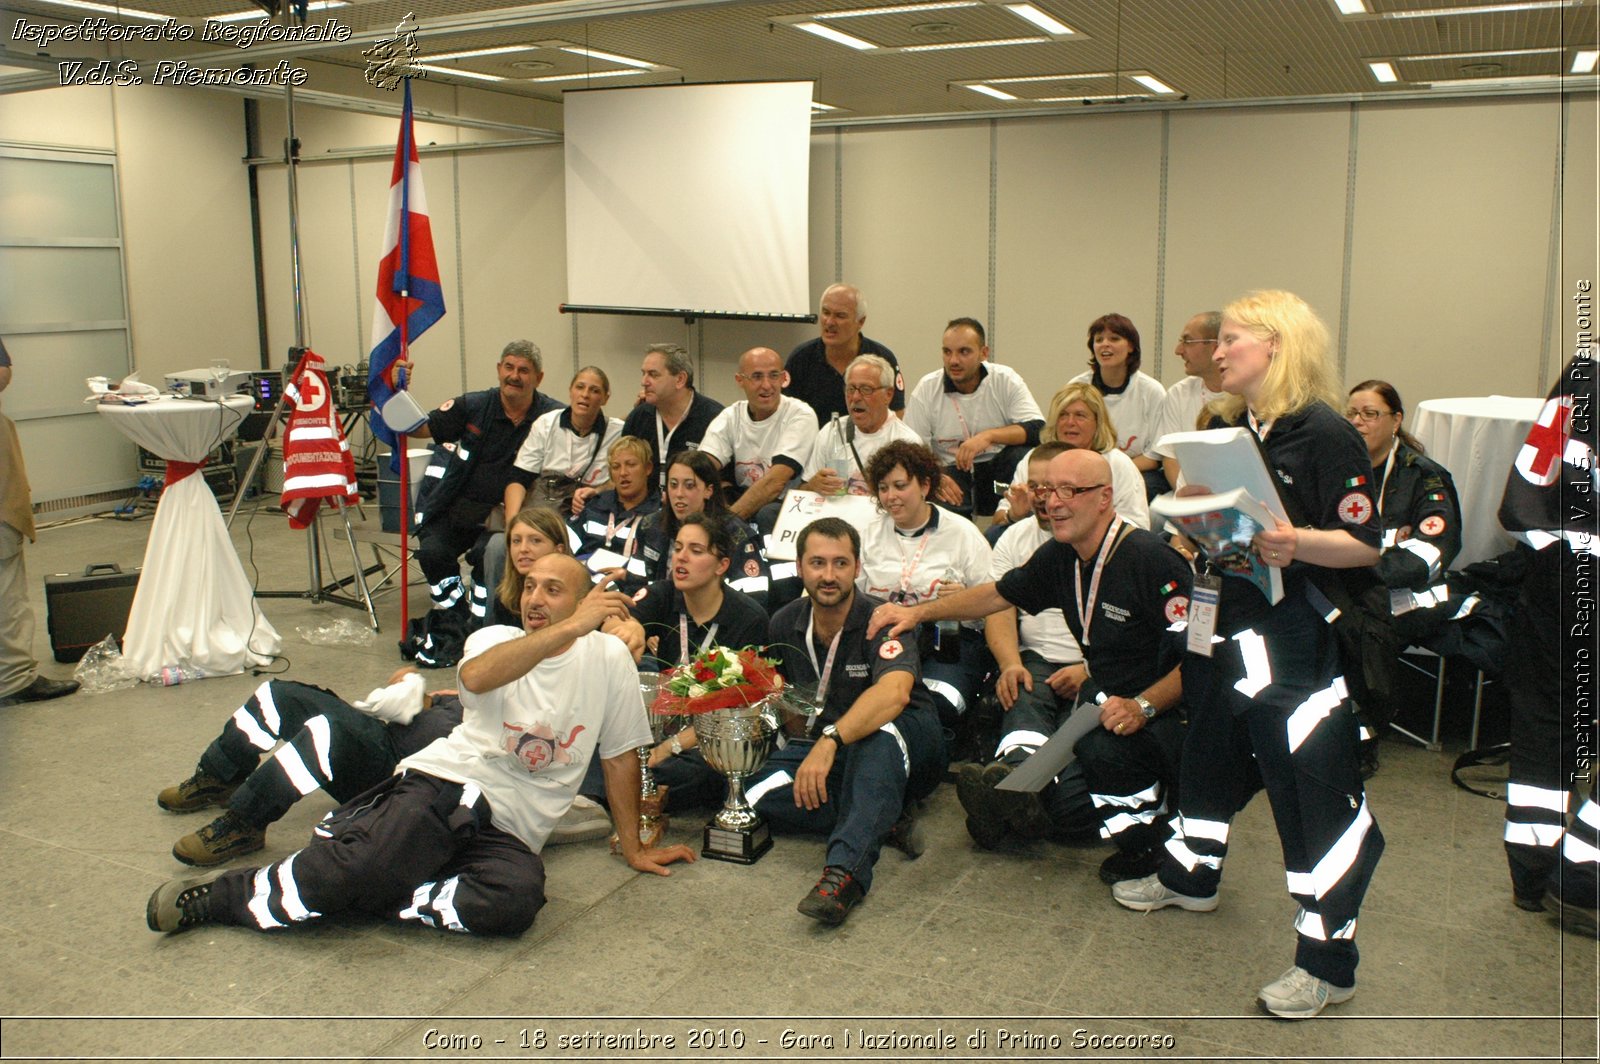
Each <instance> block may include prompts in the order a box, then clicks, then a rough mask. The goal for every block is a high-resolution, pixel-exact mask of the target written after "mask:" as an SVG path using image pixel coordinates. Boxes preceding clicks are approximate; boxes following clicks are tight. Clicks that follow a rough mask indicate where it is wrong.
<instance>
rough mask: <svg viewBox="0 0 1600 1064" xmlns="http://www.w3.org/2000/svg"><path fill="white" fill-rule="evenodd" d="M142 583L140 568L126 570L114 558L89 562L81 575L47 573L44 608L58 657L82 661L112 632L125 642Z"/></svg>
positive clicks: (120, 641)
mask: <svg viewBox="0 0 1600 1064" xmlns="http://www.w3.org/2000/svg"><path fill="white" fill-rule="evenodd" d="M138 586H139V570H137V569H135V570H134V571H133V572H131V573H125V572H123V571H122V566H120V565H115V564H113V563H111V562H97V563H95V564H93V565H88V566H85V567H84V570H83V573H82V574H81V575H78V574H73V573H54V574H52V575H50V576H47V577H45V578H44V608H45V614H46V616H47V618H48V624H49V628H50V648H51V649H52V650H54V651H55V655H56V660H57V661H61V662H72V661H78V660H79V659H81V658H82V657H83V655H84V654H85V653H87V652H88V650H89V648H90V647H92V646H94V645H95V644H96V643H98V642H100V640H102V639H104V638H105V637H106V636H108V635H114V636H116V637H117V643H118V645H121V643H122V636H123V634H124V633H125V632H126V631H127V630H128V611H129V610H130V609H131V608H132V607H133V593H134V591H135V589H137V588H138Z"/></svg>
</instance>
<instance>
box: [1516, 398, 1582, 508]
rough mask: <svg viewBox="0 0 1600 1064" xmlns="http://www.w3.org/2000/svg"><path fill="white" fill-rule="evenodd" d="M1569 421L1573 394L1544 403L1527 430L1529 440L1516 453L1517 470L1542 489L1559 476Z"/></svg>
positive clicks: (1565, 447)
mask: <svg viewBox="0 0 1600 1064" xmlns="http://www.w3.org/2000/svg"><path fill="white" fill-rule="evenodd" d="M1571 420H1572V396H1570V395H1558V396H1555V397H1554V398H1552V399H1550V400H1548V401H1547V402H1546V403H1545V404H1544V409H1543V410H1540V411H1539V419H1538V420H1537V421H1535V422H1534V423H1533V428H1531V429H1529V430H1528V441H1527V442H1526V443H1524V444H1523V445H1522V450H1521V451H1519V452H1517V463H1516V464H1517V472H1518V473H1521V474H1522V479H1523V480H1526V481H1527V482H1528V483H1530V484H1536V485H1538V486H1539V487H1541V488H1545V487H1549V486H1550V485H1551V484H1554V483H1555V482H1556V478H1557V477H1559V476H1560V475H1561V456H1562V454H1563V453H1564V452H1565V451H1566V449H1567V426H1568V423H1569V422H1570V421H1571Z"/></svg>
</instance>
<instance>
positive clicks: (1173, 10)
mask: <svg viewBox="0 0 1600 1064" xmlns="http://www.w3.org/2000/svg"><path fill="white" fill-rule="evenodd" d="M1488 2H1489V0H1366V6H1367V8H1368V9H1369V13H1367V14H1358V15H1353V16H1347V15H1343V14H1341V13H1340V11H1339V9H1338V7H1337V6H1336V4H1335V0H1121V2H1120V3H1119V2H1116V0H1033V5H1034V7H1036V8H1037V9H1039V10H1041V11H1042V12H1044V13H1045V14H1047V15H1049V16H1051V17H1053V18H1054V19H1056V20H1059V22H1060V23H1063V24H1065V26H1067V27H1069V28H1070V29H1071V30H1072V31H1073V32H1072V33H1070V34H1066V35H1054V36H1052V35H1049V34H1046V33H1045V32H1044V31H1042V30H1040V29H1039V28H1038V27H1036V26H1034V25H1033V24H1031V23H1030V22H1028V21H1025V20H1024V19H1023V18H1022V17H1020V16H1018V15H1017V14H1014V13H1013V12H1012V11H1010V10H1008V9H1007V7H1006V4H1005V0H955V2H954V3H946V4H945V5H941V6H933V5H930V4H926V3H924V4H913V3H905V4H897V3H890V2H886V0H788V2H778V3H759V2H747V0H698V2H696V0H666V2H660V3H645V2H639V0H548V2H542V3H512V2H510V0H506V2H499V0H468V2H455V0H355V2H354V3H351V4H349V5H348V6H343V7H338V8H335V9H329V10H326V11H318V12H313V13H312V15H311V21H312V22H313V23H315V22H319V21H322V20H325V19H327V18H329V17H332V18H336V19H338V21H339V22H340V23H342V24H343V25H345V26H348V27H349V28H350V29H351V30H352V31H353V36H352V38H351V40H350V41H349V42H347V43H344V44H326V43H323V44H304V43H300V44H293V45H262V44H258V45H256V46H254V47H252V48H250V49H245V50H238V49H222V50H221V51H220V52H219V48H220V47H221V46H219V45H217V44H215V43H210V44H202V43H200V41H199V40H198V39H196V40H194V41H191V42H189V43H187V44H185V45H183V46H182V49H181V51H182V52H183V53H184V54H191V55H194V56H198V57H203V59H204V61H205V62H207V63H209V64H212V65H215V64H216V63H217V62H220V61H222V60H223V59H227V60H229V61H231V62H235V63H236V62H240V61H246V60H257V61H259V60H262V59H269V58H270V59H271V60H272V61H276V59H277V58H278V57H281V56H290V57H293V56H301V57H304V58H308V59H309V58H315V59H318V60H321V61H327V62H334V63H339V64H344V65H348V66H352V67H362V66H364V65H365V60H364V59H363V57H362V55H361V52H362V49H363V48H366V47H370V46H371V45H372V44H373V43H374V42H375V41H377V40H380V39H383V38H388V37H392V36H393V32H394V27H395V25H396V24H397V23H398V22H399V21H400V19H401V18H402V17H403V16H405V15H406V14H407V13H408V12H413V13H414V14H415V17H416V22H417V24H418V41H419V44H420V51H421V52H422V53H423V58H424V60H426V58H427V56H429V55H437V54H440V53H446V52H456V51H462V50H468V49H479V48H496V47H508V46H514V47H517V48H519V49H521V50H519V51H515V52H507V53H500V54H492V55H484V56H476V57H468V58H461V59H453V60H447V61H443V62H441V63H439V65H440V66H443V67H447V68H450V69H459V70H461V71H463V72H466V73H477V74H488V75H494V76H497V77H500V78H504V79H506V80H503V81H483V80H479V79H467V78H463V79H462V81H461V83H462V84H466V85H471V86H472V87H473V88H477V89H482V90H487V91H491V92H500V93H507V94H511V95H517V96H531V97H535V98H539V99H545V100H551V101H558V100H559V99H560V95H561V92H562V90H564V89H569V88H583V87H586V86H599V85H635V84H637V85H647V84H660V83H664V82H676V81H680V80H681V81H689V82H707V81H738V80H753V79H763V80H764V79H778V80H813V81H815V83H816V89H815V94H814V98H815V99H816V100H817V101H819V102H821V103H823V104H827V105H829V106H830V107H832V108H837V109H838V110H837V111H836V112H830V113H828V114H826V115H824V116H823V118H822V120H824V121H828V120H838V119H844V120H851V119H883V118H905V117H910V116H928V115H961V114H979V113H982V114H994V113H1002V114H1003V113H1006V112H1008V111H1012V110H1027V111H1030V112H1037V111H1038V110H1039V109H1066V108H1081V107H1084V106H1086V104H1085V103H1084V102H1083V99H1082V98H1084V97H1090V98H1100V99H1098V100H1096V101H1095V103H1096V104H1098V105H1102V106H1104V105H1107V104H1109V105H1111V106H1123V105H1125V104H1126V103H1128V102H1132V103H1134V104H1135V105H1137V104H1138V103H1140V102H1155V103H1160V102H1162V101H1163V100H1166V101H1170V100H1173V99H1177V98H1180V97H1181V98H1185V99H1187V100H1188V101H1190V102H1191V103H1197V104H1208V103H1209V104H1215V103H1221V102H1226V101H1248V100H1263V99H1274V100H1279V99H1314V98H1328V97H1345V96H1351V95H1357V94H1382V93H1414V92H1417V91H1426V90H1427V89H1428V86H1429V85H1430V84H1434V85H1438V84H1439V83H1447V84H1446V85H1445V86H1444V88H1445V91H1469V92H1470V91H1517V90H1519V89H1522V90H1525V89H1526V88H1527V87H1528V86H1529V85H1539V84H1541V82H1538V81H1534V82H1524V83H1520V84H1519V83H1517V82H1511V83H1507V82H1505V81H1502V80H1500V79H1506V78H1512V79H1521V78H1529V77H1532V78H1549V79H1551V80H1550V81H1549V82H1548V84H1546V85H1545V87H1546V88H1567V89H1569V90H1570V89H1572V88H1575V87H1576V88H1586V89H1592V88H1593V87H1594V85H1595V83H1596V78H1595V76H1594V75H1589V76H1586V77H1585V76H1576V77H1575V76H1571V75H1570V74H1568V72H1569V71H1570V70H1571V68H1572V66H1573V62H1574V58H1575V56H1576V54H1577V52H1578V51H1579V50H1581V49H1594V48H1596V47H1597V44H1596V40H1597V37H1600V22H1597V17H1596V4H1595V0H1580V2H1575V3H1565V4H1562V5H1561V6H1556V7H1549V6H1546V7H1538V6H1533V5H1529V4H1524V5H1522V6H1523V9H1521V10H1515V11H1509V12H1486V11H1479V12H1478V13H1468V14H1458V13H1454V12H1456V11H1459V10H1461V9H1480V8H1482V7H1484V6H1486V5H1487V3H1488ZM132 6H135V7H138V8H140V9H141V10H144V11H149V12H153V13H156V14H159V15H165V16H170V17H173V18H177V19H179V20H182V22H183V24H185V25H192V26H195V27H197V28H198V27H199V26H200V25H201V21H202V20H203V19H205V18H207V17H211V16H215V15H218V14H222V13H225V12H230V11H238V10H241V9H244V8H248V7H249V6H250V4H249V2H248V0H135V3H134V4H133V5H132ZM0 8H3V9H4V10H5V12H6V27H7V33H6V37H7V42H6V48H7V52H6V55H7V56H8V57H11V58H14V59H17V60H19V61H24V58H25V52H24V49H25V47H26V46H25V45H24V44H21V43H19V42H17V41H15V40H13V39H11V38H12V37H13V36H14V34H12V33H11V26H12V19H13V18H14V17H15V16H16V15H19V14H20V15H26V16H41V17H47V18H53V19H56V20H60V21H65V22H69V23H71V22H75V21H77V20H78V19H80V18H84V17H91V16H92V15H93V14H95V13H94V12H90V11H85V10H79V9H74V8H71V7H65V6H62V5H60V4H58V3H51V2H45V0H3V2H0ZM906 8H910V10H904V9H906ZM864 9H874V10H868V11H867V13H864V14H859V15H851V14H848V12H854V11H862V10H864ZM875 9H888V10H887V12H885V11H879V10H875ZM896 9H901V10H896ZM1421 9H1427V10H1428V11H1430V12H1431V13H1429V14H1425V15H1416V14H1414V13H1415V12H1417V11H1419V10H1421ZM127 21H128V22H129V24H133V25H148V23H145V22H142V21H141V20H138V19H128V20H127ZM806 21H814V22H820V23H821V24H823V25H825V26H828V27H830V28H832V29H835V30H839V31H843V32H845V33H848V34H850V35H852V36H854V37H856V38H858V39H861V40H863V41H866V42H870V43H871V44H874V45H876V46H877V47H875V48H872V49H871V50H855V49H852V48H849V47H846V46H845V45H843V44H839V43H835V42H833V41H830V40H824V39H821V38H819V37H817V36H813V35H812V34H810V33H807V32H803V31H801V30H800V29H798V28H796V26H795V24H796V23H799V22H806ZM196 37H197V38H198V33H197V34H196ZM1030 37H1032V38H1035V39H1036V40H1035V41H1034V42H1032V43H1014V44H1004V45H1001V44H993V43H985V44H983V45H982V46H978V47H960V48H950V47H937V48H931V47H929V46H935V45H945V46H948V45H949V44H951V43H964V42H995V41H1003V40H1015V39H1017V38H1030ZM116 47H117V48H118V49H120V52H119V53H118V54H125V55H127V56H128V57H130V58H135V59H138V58H145V57H154V56H156V55H158V54H159V55H160V56H161V57H163V58H170V57H171V56H172V55H173V50H172V48H171V46H160V47H157V46H144V45H139V44H121V45H117V46H116ZM564 47H570V48H585V47H586V48H588V49H590V50H598V51H603V52H607V53H612V54H614V55H619V56H622V57H626V58H630V59H634V60H638V61H643V62H647V63H649V64H652V65H653V66H652V69H649V70H641V71H638V72H636V73H626V74H618V73H615V72H619V71H629V70H636V68H635V67H632V66H629V65H627V64H624V63H620V62H615V61H611V60H607V59H602V58H595V57H592V56H585V55H582V54H578V53H575V52H572V51H566V50H563V48H564ZM141 49H145V51H144V52H143V53H141ZM82 54H86V52H85V51H84V49H83V47H82V46H77V47H76V48H74V46H72V45H69V44H64V43H63V44H57V45H55V46H54V47H53V48H52V49H51V54H50V58H51V59H59V58H66V57H71V56H74V55H82ZM1383 60H1387V61H1389V62H1391V63H1392V64H1393V66H1394V69H1395V71H1396V73H1397V74H1398V76H1399V79H1400V80H1399V81H1397V82H1395V83H1393V84H1388V85H1384V84H1380V83H1379V82H1378V81H1377V80H1376V78H1375V77H1374V76H1373V73H1372V71H1371V70H1370V69H1369V66H1368V63H1369V62H1373V61H1383ZM561 75H588V76H587V77H582V78H579V79H577V80H566V81H545V82H540V81H535V80H533V79H535V78H549V77H559V76H561ZM606 75H611V76H606ZM1136 75H1148V76H1153V77H1154V78H1156V79H1159V81H1160V82H1161V83H1163V84H1165V85H1166V86H1170V87H1171V88H1172V89H1173V90H1175V91H1174V93H1173V94H1171V95H1164V94H1157V93H1153V92H1152V91H1151V90H1150V89H1149V88H1147V87H1145V86H1144V85H1142V84H1141V83H1139V82H1137V81H1135V80H1133V78H1134V76H1136ZM25 77H28V75H21V76H20V77H19V76H18V75H10V78H11V79H12V80H13V81H14V82H15V81H19V80H20V78H25ZM428 77H429V79H430V80H439V81H444V82H448V81H450V80H452V76H451V75H450V74H446V73H442V72H439V71H434V72H431V73H430V74H429V75H428ZM1556 78H1561V80H1559V81H1558V80H1555V79H1556ZM1008 79H1011V80H1008ZM1016 79H1026V80H1016ZM7 80H8V79H7V76H6V69H5V68H0V90H3V89H5V88H7ZM35 80H38V79H37V76H35ZM1457 82H1465V83H1466V84H1465V85H1464V86H1456V85H1455V84H1454V83H1457ZM976 83H982V84H987V85H989V86H990V87H991V88H993V89H996V90H999V91H1000V92H1003V93H1006V94H1009V95H1011V96H1014V97H1016V99H1015V100H1004V99H997V98H995V97H993V96H991V95H984V94H981V93H979V92H975V91H973V90H972V89H971V88H969V87H968V86H970V85H972V84H976ZM20 87H24V86H23V85H20V84H16V85H13V86H12V90H13V91H15V88H20Z"/></svg>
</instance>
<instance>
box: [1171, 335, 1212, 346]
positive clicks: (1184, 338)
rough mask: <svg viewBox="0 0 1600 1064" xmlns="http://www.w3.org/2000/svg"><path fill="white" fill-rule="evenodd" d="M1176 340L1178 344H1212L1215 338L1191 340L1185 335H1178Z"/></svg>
mask: <svg viewBox="0 0 1600 1064" xmlns="http://www.w3.org/2000/svg"><path fill="white" fill-rule="evenodd" d="M1178 342H1179V343H1180V344H1214V343H1216V341H1215V340H1192V339H1190V338H1189V337H1187V336H1180V337H1178Z"/></svg>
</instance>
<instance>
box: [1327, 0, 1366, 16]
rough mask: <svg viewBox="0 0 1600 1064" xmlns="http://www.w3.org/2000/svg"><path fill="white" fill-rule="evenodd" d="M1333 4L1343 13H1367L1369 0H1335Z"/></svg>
mask: <svg viewBox="0 0 1600 1064" xmlns="http://www.w3.org/2000/svg"><path fill="white" fill-rule="evenodd" d="M1333 6H1334V7H1336V8H1338V9H1339V14H1341V15H1366V14H1369V13H1370V12H1368V11H1367V0H1333Z"/></svg>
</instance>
